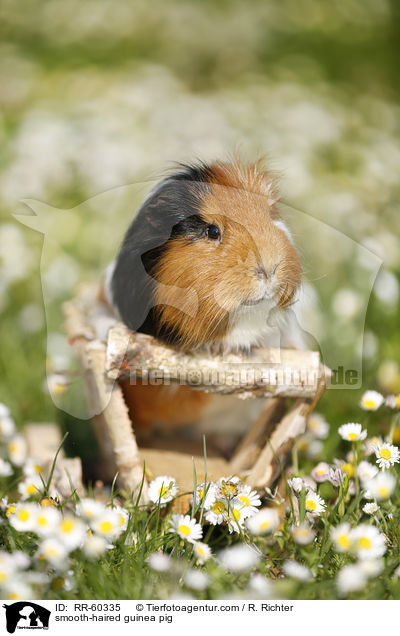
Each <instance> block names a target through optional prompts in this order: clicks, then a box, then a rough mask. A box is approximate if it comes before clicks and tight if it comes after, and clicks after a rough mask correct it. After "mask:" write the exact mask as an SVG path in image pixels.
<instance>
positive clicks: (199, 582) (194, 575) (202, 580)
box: [183, 569, 210, 592]
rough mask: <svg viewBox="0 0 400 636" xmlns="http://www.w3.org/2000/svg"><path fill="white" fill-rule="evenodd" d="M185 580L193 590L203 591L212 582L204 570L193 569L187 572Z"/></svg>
mask: <svg viewBox="0 0 400 636" xmlns="http://www.w3.org/2000/svg"><path fill="white" fill-rule="evenodd" d="M183 582H184V583H185V585H187V587H190V588H191V589H192V590H197V591H198V592H203V591H204V590H206V589H207V587H208V586H209V584H210V577H209V576H208V574H206V573H205V572H203V571H202V570H195V569H192V570H187V571H186V572H185V575H184V577H183Z"/></svg>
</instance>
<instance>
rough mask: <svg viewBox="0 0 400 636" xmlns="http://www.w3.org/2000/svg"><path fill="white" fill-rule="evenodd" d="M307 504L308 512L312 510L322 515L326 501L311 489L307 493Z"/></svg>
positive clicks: (313, 512)
mask: <svg viewBox="0 0 400 636" xmlns="http://www.w3.org/2000/svg"><path fill="white" fill-rule="evenodd" d="M305 505H306V510H307V512H311V513H312V514H313V515H320V514H321V512H324V510H325V507H326V503H325V501H324V500H323V499H321V497H320V496H319V495H318V494H317V493H316V492H314V491H313V490H309V491H308V493H307V494H306V503H305Z"/></svg>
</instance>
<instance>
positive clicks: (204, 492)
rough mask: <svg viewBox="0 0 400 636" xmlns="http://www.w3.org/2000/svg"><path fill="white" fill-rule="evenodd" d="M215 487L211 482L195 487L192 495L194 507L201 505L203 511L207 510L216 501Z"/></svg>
mask: <svg viewBox="0 0 400 636" xmlns="http://www.w3.org/2000/svg"><path fill="white" fill-rule="evenodd" d="M216 492H217V487H216V485H215V484H214V483H213V482H208V483H203V484H200V485H199V486H197V488H196V492H195V495H194V502H195V505H196V506H198V505H200V504H201V503H202V504H203V509H204V510H209V509H210V508H211V506H212V505H213V503H214V501H215V499H216Z"/></svg>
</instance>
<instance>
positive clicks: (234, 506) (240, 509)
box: [226, 497, 249, 533]
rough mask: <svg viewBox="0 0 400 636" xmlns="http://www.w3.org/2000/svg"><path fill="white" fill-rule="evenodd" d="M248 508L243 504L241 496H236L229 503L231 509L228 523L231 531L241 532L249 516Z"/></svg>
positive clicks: (227, 518) (227, 519)
mask: <svg viewBox="0 0 400 636" xmlns="http://www.w3.org/2000/svg"><path fill="white" fill-rule="evenodd" d="M247 510H248V508H246V507H245V506H244V505H243V503H242V502H241V501H240V499H239V497H236V498H235V499H233V500H232V501H231V502H230V503H229V510H228V515H227V517H226V521H227V523H228V528H229V532H230V533H232V532H239V533H240V531H241V529H242V528H243V527H244V522H245V520H246V518H247V517H248V516H249V514H248V512H247Z"/></svg>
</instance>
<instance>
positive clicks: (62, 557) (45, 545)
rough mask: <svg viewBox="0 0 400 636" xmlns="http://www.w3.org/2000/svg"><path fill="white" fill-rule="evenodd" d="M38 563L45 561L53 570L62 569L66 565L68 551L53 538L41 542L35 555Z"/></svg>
mask: <svg viewBox="0 0 400 636" xmlns="http://www.w3.org/2000/svg"><path fill="white" fill-rule="evenodd" d="M35 556H36V557H37V558H38V559H39V560H40V561H47V562H48V563H50V565H52V566H53V567H55V568H63V567H65V566H66V563H67V556H68V549H67V547H66V546H65V544H64V543H63V542H62V541H60V540H59V539H57V538H55V537H49V538H48V539H45V540H44V541H42V543H41V544H40V545H39V548H38V550H37V552H36V555H35Z"/></svg>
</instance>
